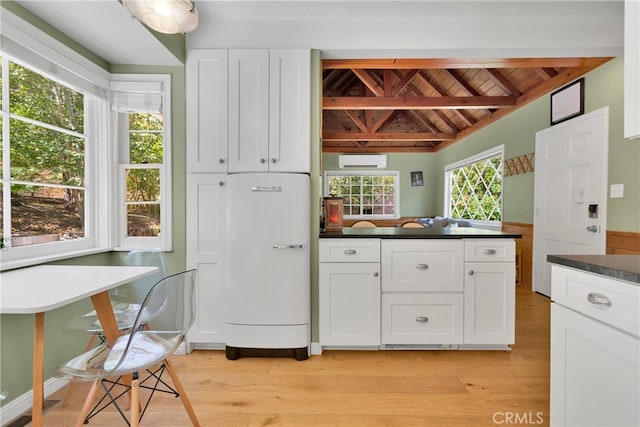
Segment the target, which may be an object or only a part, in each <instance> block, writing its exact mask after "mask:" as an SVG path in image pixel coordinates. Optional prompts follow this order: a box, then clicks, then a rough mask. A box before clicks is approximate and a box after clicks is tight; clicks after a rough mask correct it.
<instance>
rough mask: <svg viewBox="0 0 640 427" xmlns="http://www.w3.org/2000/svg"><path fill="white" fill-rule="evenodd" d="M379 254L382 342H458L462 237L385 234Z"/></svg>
mask: <svg viewBox="0 0 640 427" xmlns="http://www.w3.org/2000/svg"><path fill="white" fill-rule="evenodd" d="M381 259H382V319H381V322H382V324H381V331H382V337H381V343H382V344H383V345H431V344H436V345H443V344H446V345H448V344H462V337H463V296H462V289H463V287H462V285H463V275H462V273H463V271H462V270H463V265H464V244H463V242H462V240H459V239H451V240H432V239H424V240H421V239H415V240H408V239H397V240H395V239H390V240H383V241H382V256H381Z"/></svg>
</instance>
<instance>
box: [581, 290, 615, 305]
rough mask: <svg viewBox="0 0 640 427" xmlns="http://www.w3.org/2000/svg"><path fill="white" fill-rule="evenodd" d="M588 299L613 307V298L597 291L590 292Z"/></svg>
mask: <svg viewBox="0 0 640 427" xmlns="http://www.w3.org/2000/svg"><path fill="white" fill-rule="evenodd" d="M587 301H589V303H591V304H593V305H601V306H604V307H611V300H610V299H609V298H607V297H606V296H604V295H602V294H598V293H595V292H589V295H587Z"/></svg>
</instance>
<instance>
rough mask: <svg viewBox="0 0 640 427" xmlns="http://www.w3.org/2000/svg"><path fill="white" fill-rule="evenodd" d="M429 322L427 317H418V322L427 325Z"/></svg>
mask: <svg viewBox="0 0 640 427" xmlns="http://www.w3.org/2000/svg"><path fill="white" fill-rule="evenodd" d="M428 321H429V318H428V317H427V316H418V317H416V322H419V323H427V322H428Z"/></svg>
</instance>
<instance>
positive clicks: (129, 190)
mask: <svg viewBox="0 0 640 427" xmlns="http://www.w3.org/2000/svg"><path fill="white" fill-rule="evenodd" d="M115 77H116V78H117V79H118V80H116V81H112V82H111V91H112V92H111V94H112V107H113V109H114V115H115V120H114V121H115V123H116V125H115V127H116V129H117V153H118V154H117V156H118V165H117V168H118V195H117V200H118V212H117V213H116V215H117V219H118V220H117V226H116V229H117V230H118V231H117V233H118V238H117V242H116V246H117V247H118V248H140V247H157V248H161V249H171V174H170V172H171V168H170V167H169V166H170V165H171V133H170V126H169V124H170V123H171V115H170V108H169V106H168V104H167V103H166V102H165V101H164V100H165V99H169V94H170V90H171V87H170V77H169V76H161V75H148V74H145V75H117V76H115ZM133 79H137V81H132V80H133Z"/></svg>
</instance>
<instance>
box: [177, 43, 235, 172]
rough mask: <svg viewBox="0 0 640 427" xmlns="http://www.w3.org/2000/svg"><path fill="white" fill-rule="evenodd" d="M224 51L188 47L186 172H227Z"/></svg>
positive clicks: (226, 83) (226, 72)
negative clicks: (190, 48)
mask: <svg viewBox="0 0 640 427" xmlns="http://www.w3.org/2000/svg"><path fill="white" fill-rule="evenodd" d="M227 70H228V58H227V50H223V49H194V50H190V51H189V53H188V57H187V65H186V85H187V105H186V107H187V172H226V171H227V162H228V151H227V143H228V132H227V129H228V121H229V116H228V110H229V107H228V99H229V96H228V71H227Z"/></svg>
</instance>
